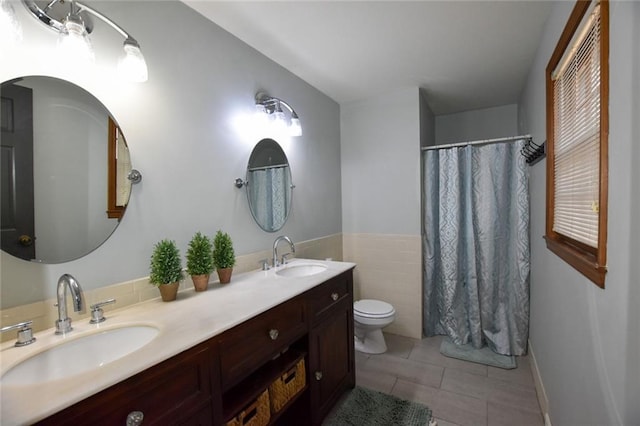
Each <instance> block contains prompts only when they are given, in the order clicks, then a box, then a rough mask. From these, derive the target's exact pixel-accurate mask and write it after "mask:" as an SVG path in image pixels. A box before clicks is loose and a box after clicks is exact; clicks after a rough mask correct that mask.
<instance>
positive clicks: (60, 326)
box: [56, 274, 82, 334]
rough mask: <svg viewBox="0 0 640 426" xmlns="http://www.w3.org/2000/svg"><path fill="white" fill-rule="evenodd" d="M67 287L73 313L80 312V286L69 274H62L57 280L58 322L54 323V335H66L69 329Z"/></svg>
mask: <svg viewBox="0 0 640 426" xmlns="http://www.w3.org/2000/svg"><path fill="white" fill-rule="evenodd" d="M67 287H69V290H70V291H71V297H72V298H73V310H74V312H80V310H82V289H81V288H80V284H78V281H76V279H75V278H73V277H72V276H71V275H69V274H64V275H62V276H61V277H60V279H59V280H58V320H57V321H56V334H64V333H68V332H70V331H71V330H73V328H71V318H69V317H68V316H67Z"/></svg>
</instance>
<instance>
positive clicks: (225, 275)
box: [216, 268, 233, 284]
mask: <svg viewBox="0 0 640 426" xmlns="http://www.w3.org/2000/svg"><path fill="white" fill-rule="evenodd" d="M216 271H217V272H218V278H220V284H227V283H228V282H229V281H231V273H232V272H233V268H223V269H216Z"/></svg>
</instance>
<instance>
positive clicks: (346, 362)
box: [309, 297, 355, 424]
mask: <svg viewBox="0 0 640 426" xmlns="http://www.w3.org/2000/svg"><path fill="white" fill-rule="evenodd" d="M309 345H310V347H309V364H310V369H309V373H310V374H309V380H310V382H311V383H310V385H311V405H312V412H313V423H314V424H320V423H321V421H322V419H323V418H324V417H325V416H326V415H327V413H328V412H329V411H330V410H331V408H332V407H333V405H334V404H335V403H336V402H337V401H338V399H339V398H340V396H342V393H343V392H344V391H345V390H346V389H347V388H353V387H354V386H355V369H354V354H353V351H354V349H353V304H352V302H351V298H350V297H348V298H345V299H344V300H342V301H341V302H340V304H338V305H337V306H336V307H335V311H334V313H333V315H331V316H330V317H328V318H327V319H326V320H325V321H323V322H321V323H319V324H318V325H317V326H316V327H314V328H313V329H312V331H311V334H310V342H309Z"/></svg>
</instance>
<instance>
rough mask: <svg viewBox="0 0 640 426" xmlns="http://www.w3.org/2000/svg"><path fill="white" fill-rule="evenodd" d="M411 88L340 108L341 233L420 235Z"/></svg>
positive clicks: (415, 107)
mask: <svg viewBox="0 0 640 426" xmlns="http://www.w3.org/2000/svg"><path fill="white" fill-rule="evenodd" d="M419 97H420V94H419V90H418V88H417V87H415V88H408V89H401V90H397V91H395V92H392V93H386V94H384V95H380V96H377V97H374V98H371V99H367V100H365V101H360V102H352V103H348V104H346V105H343V106H342V113H341V133H342V223H343V232H344V233H379V234H411V235H417V234H419V233H420V117H419V111H420V108H419V102H420V100H419Z"/></svg>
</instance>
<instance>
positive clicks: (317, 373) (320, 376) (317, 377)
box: [315, 371, 322, 380]
mask: <svg viewBox="0 0 640 426" xmlns="http://www.w3.org/2000/svg"><path fill="white" fill-rule="evenodd" d="M315 375H316V380H322V371H316V374H315Z"/></svg>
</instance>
